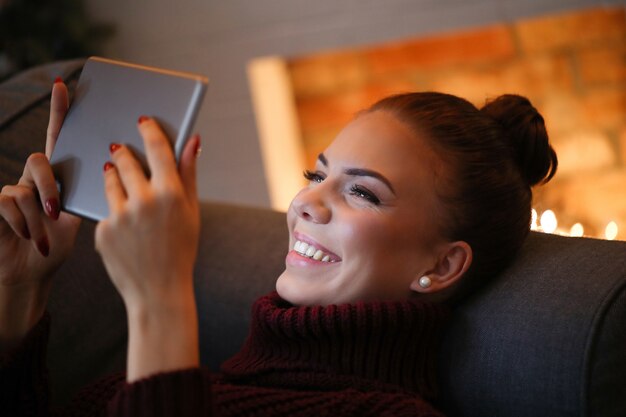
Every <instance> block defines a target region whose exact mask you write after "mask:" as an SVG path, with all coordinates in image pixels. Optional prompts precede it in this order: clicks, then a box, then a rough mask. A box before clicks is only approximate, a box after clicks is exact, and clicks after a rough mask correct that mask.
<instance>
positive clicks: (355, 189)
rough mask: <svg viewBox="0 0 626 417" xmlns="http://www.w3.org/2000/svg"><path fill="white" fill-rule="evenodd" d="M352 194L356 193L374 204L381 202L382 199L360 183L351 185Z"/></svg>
mask: <svg viewBox="0 0 626 417" xmlns="http://www.w3.org/2000/svg"><path fill="white" fill-rule="evenodd" d="M350 194H352V195H355V196H357V197H360V198H364V199H365V200H367V201H369V202H370V203H372V204H375V205H378V204H380V199H379V198H378V197H376V195H374V193H372V192H371V191H370V190H368V189H367V188H365V187H362V186H360V185H357V184H355V185H353V186H352V187H350Z"/></svg>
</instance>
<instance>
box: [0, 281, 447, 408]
mask: <svg viewBox="0 0 626 417" xmlns="http://www.w3.org/2000/svg"><path fill="white" fill-rule="evenodd" d="M447 316H448V311H447V310H446V309H445V308H444V307H442V306H439V305H435V304H427V303H420V302H414V301H407V302H370V303H355V304H346V305H339V306H335V305H331V306H327V307H294V306H292V305H291V304H289V303H287V302H285V301H284V300H282V299H281V298H280V297H279V296H278V295H277V294H276V293H272V294H269V295H267V296H265V297H262V298H260V299H259V300H257V302H256V303H255V304H254V306H253V315H252V322H251V327H250V334H249V336H248V339H247V340H246V342H245V344H244V346H243V347H242V349H241V351H240V352H239V353H237V354H236V355H235V356H234V357H232V358H231V359H229V360H228V361H226V362H225V363H224V364H223V365H222V373H221V374H220V375H213V376H212V375H211V374H210V373H209V371H208V370H206V369H205V368H197V369H184V370H179V371H173V372H166V373H160V374H157V375H153V376H150V377H148V378H145V379H142V380H140V381H137V382H134V383H132V384H127V383H126V382H125V381H124V376H123V375H115V376H112V377H109V378H105V379H102V380H101V381H99V382H98V383H96V384H94V385H92V386H90V387H88V388H86V389H84V390H83V391H81V392H80V393H79V394H78V395H77V396H76V398H75V400H74V401H73V402H72V403H71V404H69V405H68V407H67V408H65V409H64V410H57V411H54V412H50V411H49V410H48V387H47V378H46V372H45V349H46V341H47V337H48V329H49V319H48V318H47V317H46V318H44V319H42V321H41V322H40V323H39V324H38V325H37V326H36V327H35V328H34V329H33V330H32V331H31V333H30V334H29V335H28V337H27V338H26V339H25V340H24V342H23V343H22V345H21V346H20V347H19V348H18V349H16V350H15V351H13V352H11V353H10V354H7V355H5V356H4V357H2V358H0V414H1V415H7V416H9V415H10V416H47V415H59V416H74V415H76V416H99V415H110V416H155V417H159V416H172V415H175V416H181V417H185V416H252V415H254V416H303V417H304V416H316V417H319V416H324V415H332V416H359V417H362V416H394V417H398V416H413V417H415V416H441V414H440V413H439V412H437V411H436V410H435V409H434V408H433V407H432V406H431V405H429V403H427V402H426V400H432V399H433V398H434V397H435V395H436V381H435V364H436V358H435V355H436V351H437V347H438V343H439V339H440V335H441V331H442V328H443V324H444V322H445V320H446V318H447Z"/></svg>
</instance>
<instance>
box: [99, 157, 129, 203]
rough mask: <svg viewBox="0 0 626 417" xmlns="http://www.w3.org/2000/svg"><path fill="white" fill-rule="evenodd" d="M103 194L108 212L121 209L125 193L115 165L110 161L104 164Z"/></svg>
mask: <svg viewBox="0 0 626 417" xmlns="http://www.w3.org/2000/svg"><path fill="white" fill-rule="evenodd" d="M104 195H105V197H106V200H107V203H108V204H109V213H117V212H119V211H121V209H122V207H123V204H124V202H125V201H126V193H125V192H124V186H123V185H122V181H121V180H120V177H119V175H118V171H117V169H115V165H113V164H112V163H110V162H107V163H105V164H104Z"/></svg>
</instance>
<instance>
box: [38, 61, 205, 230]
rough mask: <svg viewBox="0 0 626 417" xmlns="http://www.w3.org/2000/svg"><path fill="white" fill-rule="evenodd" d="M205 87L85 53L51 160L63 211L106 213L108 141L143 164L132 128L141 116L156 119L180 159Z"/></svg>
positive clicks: (97, 216)
mask: <svg viewBox="0 0 626 417" xmlns="http://www.w3.org/2000/svg"><path fill="white" fill-rule="evenodd" d="M207 85H208V80H207V78H206V77H203V76H200V75H194V74H187V73H180V72H174V71H167V70H163V69H159V68H150V67H145V66H140V65H134V64H129V63H126V62H119V61H112V60H109V59H103V58H97V57H91V58H89V59H88V60H87V62H86V64H85V66H84V68H83V71H82V73H81V75H80V78H79V80H78V84H77V86H76V90H75V93H74V98H73V101H72V104H71V106H70V109H69V112H68V113H67V116H66V117H65V121H64V122H63V126H62V127H61V131H60V133H59V138H58V140H57V143H56V146H55V149H54V152H53V154H52V158H51V160H50V161H51V163H52V168H53V170H54V173H55V176H56V178H57V180H58V181H59V183H60V188H61V206H62V208H63V209H64V210H65V211H68V212H70V213H73V214H77V215H79V216H82V217H86V218H90V219H93V220H101V219H103V218H105V217H107V215H108V212H109V209H108V205H107V202H106V199H105V196H104V181H103V175H102V169H103V166H104V163H105V162H106V161H108V160H110V154H109V145H110V144H111V143H113V142H116V143H123V144H125V145H127V146H128V147H130V148H131V149H132V150H133V151H134V152H135V154H136V156H137V157H138V158H139V160H140V161H141V163H142V164H143V166H144V168H145V169H146V172H148V169H147V162H146V158H145V152H144V147H143V139H142V138H141V136H140V135H139V131H138V130H137V119H138V118H139V116H141V115H146V116H150V117H153V118H154V119H155V120H157V121H158V122H159V124H160V125H161V127H162V128H163V130H164V131H165V133H166V134H167V136H168V137H169V138H170V140H171V141H172V146H173V148H174V153H175V155H176V160H177V161H178V160H179V159H180V155H181V153H182V151H183V148H184V145H185V142H186V141H187V139H188V138H189V136H190V134H191V129H192V127H193V124H194V121H195V119H196V116H197V114H198V110H199V108H200V105H201V104H202V99H203V97H204V93H205V91H206V88H207Z"/></svg>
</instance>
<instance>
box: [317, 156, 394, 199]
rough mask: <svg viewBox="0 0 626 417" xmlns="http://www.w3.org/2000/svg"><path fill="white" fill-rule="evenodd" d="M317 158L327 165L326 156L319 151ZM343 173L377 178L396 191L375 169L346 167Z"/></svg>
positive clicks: (392, 190)
mask: <svg viewBox="0 0 626 417" xmlns="http://www.w3.org/2000/svg"><path fill="white" fill-rule="evenodd" d="M317 159H318V160H319V161H320V162H321V163H322V164H323V165H324V166H325V167H328V159H326V156H325V155H324V154H323V153H321V154H319V155H318V156H317ZM343 172H344V174H346V175H353V176H357V177H373V178H376V179H378V180H379V181H381V182H382V183H384V184H385V185H386V186H387V187H389V189H390V190H391V192H392V193H394V194H395V193H396V191H395V190H394V189H393V186H392V185H391V182H389V180H388V179H387V178H385V177H384V176H383V175H382V174H380V173H378V172H376V171H372V170H371V169H365V168H347V169H345V170H344V171H343Z"/></svg>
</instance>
